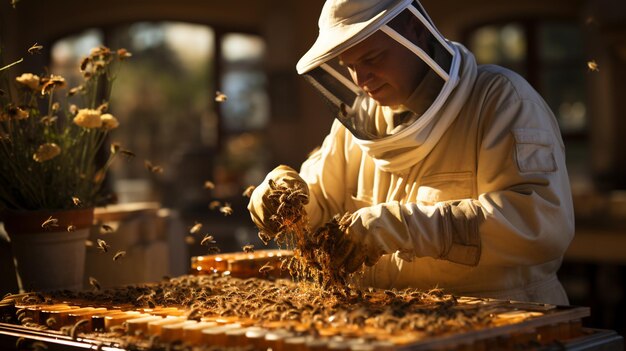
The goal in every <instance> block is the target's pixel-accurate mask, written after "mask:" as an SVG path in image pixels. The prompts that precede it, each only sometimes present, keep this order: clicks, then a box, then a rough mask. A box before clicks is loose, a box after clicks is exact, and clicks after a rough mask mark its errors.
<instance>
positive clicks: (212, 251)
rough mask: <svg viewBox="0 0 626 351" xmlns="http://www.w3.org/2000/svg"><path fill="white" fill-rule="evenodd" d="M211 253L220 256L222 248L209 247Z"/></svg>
mask: <svg viewBox="0 0 626 351" xmlns="http://www.w3.org/2000/svg"><path fill="white" fill-rule="evenodd" d="M209 253H210V254H218V253H220V248H219V247H217V246H211V247H209Z"/></svg>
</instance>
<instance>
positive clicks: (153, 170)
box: [144, 160, 163, 174]
mask: <svg viewBox="0 0 626 351" xmlns="http://www.w3.org/2000/svg"><path fill="white" fill-rule="evenodd" d="M144 165H145V166H146V169H147V170H149V171H150V172H151V173H155V174H161V173H163V167H161V166H155V165H153V164H152V162H150V161H148V160H145V161H144Z"/></svg>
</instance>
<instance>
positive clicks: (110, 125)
mask: <svg viewBox="0 0 626 351" xmlns="http://www.w3.org/2000/svg"><path fill="white" fill-rule="evenodd" d="M100 120H102V128H103V129H104V130H111V129H115V128H117V127H119V126H120V122H118V121H117V118H115V117H113V115H111V114H110V113H105V114H103V115H102V116H100Z"/></svg>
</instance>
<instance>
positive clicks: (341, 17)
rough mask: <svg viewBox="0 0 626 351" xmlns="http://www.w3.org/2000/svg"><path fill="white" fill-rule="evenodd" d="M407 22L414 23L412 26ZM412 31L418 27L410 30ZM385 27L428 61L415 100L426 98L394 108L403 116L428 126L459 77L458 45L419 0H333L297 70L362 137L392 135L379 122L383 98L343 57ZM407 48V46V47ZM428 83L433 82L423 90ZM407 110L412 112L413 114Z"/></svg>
mask: <svg viewBox="0 0 626 351" xmlns="http://www.w3.org/2000/svg"><path fill="white" fill-rule="evenodd" d="M407 21H411V22H412V23H413V24H412V25H410V26H407ZM408 30H417V31H418V32H417V33H418V34H419V35H415V33H407V31H408ZM377 31H382V32H383V33H385V34H386V35H388V36H389V37H390V38H391V39H393V40H394V41H395V43H394V44H396V43H397V45H402V46H403V47H404V48H405V49H406V50H409V51H410V52H411V53H413V54H414V55H415V57H416V59H417V60H420V61H419V62H420V63H421V62H423V63H424V65H425V66H424V67H426V72H427V73H426V74H424V75H423V78H422V81H421V83H420V84H419V86H418V87H416V92H417V91H426V92H427V93H423V94H418V95H419V96H418V97H415V95H416V93H413V94H412V95H411V96H412V97H411V99H415V98H417V99H420V100H421V101H419V103H418V105H419V106H421V107H422V108H418V109H415V108H412V109H402V108H401V109H392V111H393V112H392V113H394V114H400V113H402V114H403V116H402V120H407V119H409V120H411V121H415V120H417V122H415V123H417V124H423V125H427V124H429V123H430V121H431V120H432V119H433V118H434V117H435V116H436V114H437V112H438V111H439V109H441V107H442V106H443V104H444V103H445V101H446V99H447V98H448V96H449V95H450V93H451V92H452V90H453V89H454V87H455V85H456V84H457V81H458V75H459V65H460V57H459V56H460V55H459V52H458V48H457V47H456V46H454V45H452V44H451V43H450V42H449V41H448V40H446V39H445V38H444V37H443V36H442V35H441V33H439V31H438V30H437V29H436V28H435V26H434V25H433V23H432V21H431V20H430V18H429V17H428V15H427V14H426V12H425V11H424V9H423V8H422V6H421V4H420V3H419V2H418V1H416V0H327V1H326V3H325V4H324V7H323V9H322V13H321V15H320V18H319V36H318V38H317V40H316V41H315V43H314V44H313V46H312V47H311V49H309V51H308V52H307V53H306V54H305V55H304V56H303V57H302V58H301V59H300V61H299V62H298V64H297V66H296V68H297V71H298V74H301V75H304V76H305V77H306V78H307V79H308V80H309V81H310V82H311V83H312V84H313V85H314V86H315V87H316V88H317V89H318V90H319V91H320V92H321V93H322V94H323V96H324V97H325V98H326V99H327V100H328V101H329V102H330V105H331V107H332V108H333V109H334V110H335V116H336V118H338V119H339V120H340V121H341V123H343V125H345V126H346V128H348V130H350V131H351V132H352V134H353V135H354V136H355V137H357V138H358V139H362V140H375V139H379V138H383V137H385V136H387V135H388V134H386V133H384V132H383V133H381V132H380V130H378V129H377V128H376V126H373V123H376V122H374V121H372V117H371V116H372V114H373V113H374V111H375V110H376V108H377V107H380V106H377V104H378V103H377V102H376V101H374V100H373V99H371V98H369V97H368V96H367V93H366V92H365V91H363V90H362V89H361V88H360V87H359V86H358V85H357V84H355V83H354V82H353V81H352V79H351V78H350V73H349V71H348V69H347V68H346V67H343V65H342V64H341V62H339V56H340V55H341V54H342V53H343V52H345V51H346V50H348V49H349V48H351V47H353V46H355V45H356V44H358V43H360V42H362V41H363V40H365V39H367V38H368V37H370V36H371V35H372V34H374V33H376V32H377ZM403 50H404V49H403ZM422 85H428V89H423V88H422V87H421V86H422ZM407 113H409V114H412V116H411V115H409V116H408V117H407Z"/></svg>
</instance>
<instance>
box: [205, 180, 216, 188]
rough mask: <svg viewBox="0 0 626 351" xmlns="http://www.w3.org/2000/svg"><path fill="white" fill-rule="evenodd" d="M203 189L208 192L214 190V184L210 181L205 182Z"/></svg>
mask: <svg viewBox="0 0 626 351" xmlns="http://www.w3.org/2000/svg"><path fill="white" fill-rule="evenodd" d="M204 188H205V189H209V190H211V189H215V184H214V183H213V182H212V181H210V180H207V181H205V182H204Z"/></svg>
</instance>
